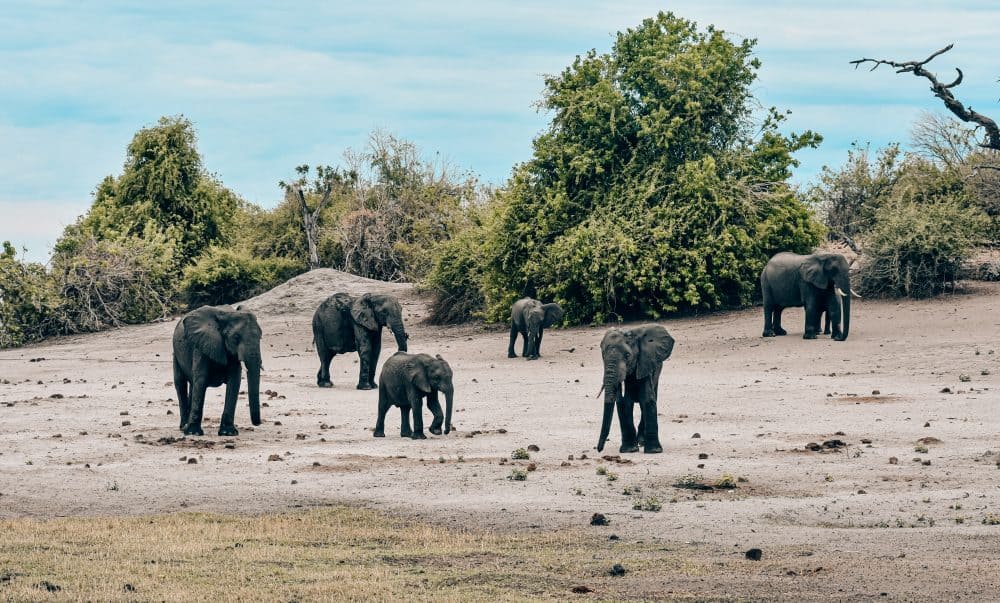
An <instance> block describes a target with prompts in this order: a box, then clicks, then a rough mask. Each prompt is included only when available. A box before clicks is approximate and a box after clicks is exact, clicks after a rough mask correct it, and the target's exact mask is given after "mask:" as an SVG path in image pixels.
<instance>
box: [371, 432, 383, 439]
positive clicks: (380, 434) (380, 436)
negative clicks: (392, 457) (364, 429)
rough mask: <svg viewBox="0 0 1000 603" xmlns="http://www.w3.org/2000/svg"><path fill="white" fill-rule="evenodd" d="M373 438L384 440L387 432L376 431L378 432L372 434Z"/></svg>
mask: <svg viewBox="0 0 1000 603" xmlns="http://www.w3.org/2000/svg"><path fill="white" fill-rule="evenodd" d="M372 436H374V437H376V438H384V437H385V432H384V431H376V432H374V433H372Z"/></svg>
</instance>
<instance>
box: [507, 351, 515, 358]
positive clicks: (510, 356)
mask: <svg viewBox="0 0 1000 603" xmlns="http://www.w3.org/2000/svg"><path fill="white" fill-rule="evenodd" d="M507 357H508V358H517V354H515V353H514V352H507Z"/></svg>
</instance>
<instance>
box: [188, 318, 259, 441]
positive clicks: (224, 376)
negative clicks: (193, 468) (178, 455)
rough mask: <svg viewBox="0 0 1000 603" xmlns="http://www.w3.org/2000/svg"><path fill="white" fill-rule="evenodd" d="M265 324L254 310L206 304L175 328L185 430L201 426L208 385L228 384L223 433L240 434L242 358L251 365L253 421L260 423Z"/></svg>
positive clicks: (191, 431)
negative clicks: (262, 327)
mask: <svg viewBox="0 0 1000 603" xmlns="http://www.w3.org/2000/svg"><path fill="white" fill-rule="evenodd" d="M260 338H261V330H260V325H258V324H257V318H256V317H255V316H254V315H253V314H252V313H250V312H241V311H237V310H233V309H231V308H229V307H228V306H202V307H201V308H198V309H196V310H192V311H191V312H188V313H187V314H186V315H185V316H184V317H183V318H181V319H180V320H179V321H178V322H177V326H176V327H175V328H174V338H173V343H174V388H175V389H176V390H177V402H178V404H179V405H180V414H181V430H183V431H184V434H185V435H199V436H200V435H204V432H202V430H201V418H202V410H203V408H204V404H205V390H206V388H209V387H218V386H220V385H222V384H223V383H225V384H226V405H225V408H224V409H223V411H222V420H221V421H220V422H219V435H220V436H234V435H238V434H239V431H238V430H237V429H236V424H235V422H234V415H235V414H236V398H237V396H238V395H239V391H240V377H241V375H240V373H241V368H240V363H241V362H242V363H243V364H245V365H246V368H247V396H248V397H249V399H250V422H251V423H253V424H254V425H260V371H261V368H263V367H262V362H261V357H260Z"/></svg>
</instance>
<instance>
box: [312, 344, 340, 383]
mask: <svg viewBox="0 0 1000 603" xmlns="http://www.w3.org/2000/svg"><path fill="white" fill-rule="evenodd" d="M316 348H317V351H319V372H318V373H316V385H318V386H320V387H333V381H332V380H331V379H330V363H331V362H333V357H334V356H336V355H337V353H336V352H333V351H331V350H330V348H328V347H326V346H323V345H317V346H316Z"/></svg>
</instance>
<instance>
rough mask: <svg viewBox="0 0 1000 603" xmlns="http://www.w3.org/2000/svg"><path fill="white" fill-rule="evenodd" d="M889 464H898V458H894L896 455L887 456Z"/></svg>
mask: <svg viewBox="0 0 1000 603" xmlns="http://www.w3.org/2000/svg"><path fill="white" fill-rule="evenodd" d="M889 464H890V465H898V464H899V459H898V458H896V457H894V456H890V457H889Z"/></svg>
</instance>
